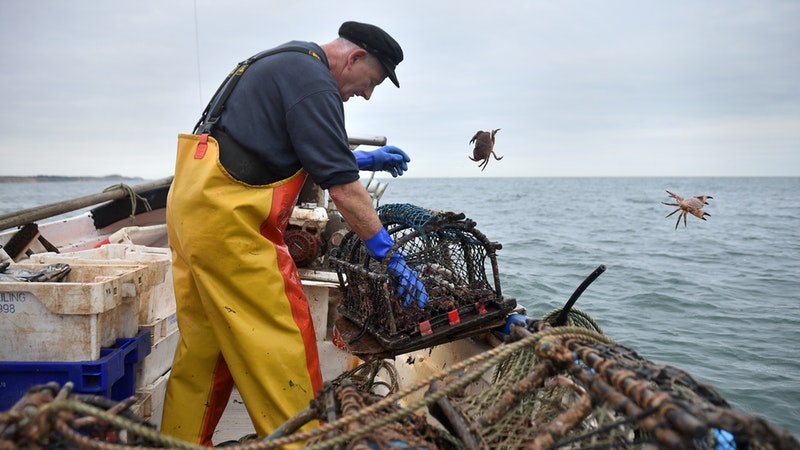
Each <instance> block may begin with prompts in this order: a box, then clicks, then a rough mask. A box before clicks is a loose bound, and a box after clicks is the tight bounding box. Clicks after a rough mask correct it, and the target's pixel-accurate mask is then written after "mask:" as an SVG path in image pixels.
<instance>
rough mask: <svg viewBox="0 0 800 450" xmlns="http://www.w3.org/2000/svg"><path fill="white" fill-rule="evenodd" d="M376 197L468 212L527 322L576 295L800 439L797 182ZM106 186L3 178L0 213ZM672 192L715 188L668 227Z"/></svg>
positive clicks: (432, 187) (653, 354)
mask: <svg viewBox="0 0 800 450" xmlns="http://www.w3.org/2000/svg"><path fill="white" fill-rule="evenodd" d="M381 181H382V182H387V183H388V184H389V187H388V189H387V190H386V192H385V194H384V195H383V197H382V198H381V199H380V203H381V204H387V203H412V204H415V205H418V206H422V207H425V208H429V209H435V210H448V211H456V212H463V213H465V214H466V216H467V217H469V218H470V219H472V220H474V221H475V222H476V223H477V225H476V228H477V229H478V230H480V231H481V232H482V233H483V234H485V235H486V236H487V237H488V238H489V239H490V240H492V241H496V242H499V243H501V244H502V245H503V248H502V249H501V250H499V251H498V254H497V259H498V265H499V271H500V282H501V289H502V291H503V294H504V295H506V296H510V297H514V298H516V299H517V302H518V304H520V305H521V306H524V307H525V308H526V310H527V313H528V315H529V316H532V317H540V316H541V315H542V314H545V313H547V312H550V311H552V310H554V309H556V308H560V307H562V306H563V305H564V303H566V301H567V300H568V299H569V297H570V296H571V295H572V293H573V292H574V290H575V289H576V288H577V287H578V285H579V284H580V283H581V282H582V281H583V280H584V279H585V278H586V277H587V276H588V275H589V274H590V273H591V272H592V271H594V270H595V269H596V268H597V267H598V266H599V265H600V264H603V265H605V267H606V271H605V272H604V273H603V274H602V275H601V276H600V277H599V278H598V279H597V280H595V281H594V283H592V284H591V285H590V286H589V287H588V288H587V289H586V291H584V293H583V294H582V295H581V296H580V298H579V299H578V301H577V303H576V305H575V307H576V308H580V309H582V310H583V311H585V312H587V313H588V314H589V315H590V316H591V317H592V318H593V319H594V320H595V321H596V322H598V324H599V325H600V326H601V327H602V329H603V331H604V332H605V334H606V335H608V336H609V337H611V338H612V339H614V340H616V341H618V342H620V343H622V344H623V345H626V346H628V347H629V348H632V349H635V350H636V351H637V352H638V353H639V354H640V355H641V356H643V357H645V358H647V359H649V360H651V361H653V362H654V363H657V364H668V365H673V366H676V367H678V368H680V369H683V370H684V371H686V372H688V373H690V374H692V375H693V376H694V377H695V378H696V379H697V380H698V381H700V382H703V383H708V384H711V385H712V386H714V388H715V389H716V390H717V391H718V392H719V393H720V394H721V395H722V396H723V397H725V398H726V399H727V400H728V402H729V403H730V404H731V405H732V406H733V407H734V408H736V409H738V410H740V411H743V412H745V413H748V414H753V415H756V416H760V417H763V418H765V419H767V420H768V421H770V422H772V423H773V424H775V425H777V426H779V427H782V428H785V429H787V430H789V431H790V432H792V433H793V434H794V435H795V436H800V350H799V349H800V178H488V177H475V178H440V179H424V178H409V177H399V178H396V179H391V178H390V179H381ZM108 185H109V183H108V182H97V181H92V182H58V183H0V214H3V213H7V212H12V211H15V210H19V209H21V208H30V207H34V206H39V205H41V204H44V203H50V202H56V201H60V200H66V199H70V198H74V197H77V196H83V195H89V194H95V193H98V192H100V191H102V189H104V188H105V187H108ZM666 190H670V191H672V192H674V193H676V194H678V195H680V196H683V197H688V196H694V195H710V196H712V197H713V198H712V199H709V200H708V203H709V204H708V205H707V206H705V209H704V210H705V211H707V212H708V213H709V214H710V216H707V217H706V219H707V220H706V221H702V220H700V219H698V218H696V217H693V216H689V217H688V218H687V223H686V226H684V223H683V220H681V221H680V223H679V224H678V228H677V229H675V222H676V219H677V216H678V214H677V213H676V214H675V215H672V216H670V217H669V218H667V217H665V216H666V215H667V214H669V213H670V212H672V211H673V210H674V209H675V208H674V207H670V206H667V205H664V204H662V202H667V203H672V202H673V200H672V199H671V198H670V197H669V196H668V194H667V193H666V192H665V191H666Z"/></svg>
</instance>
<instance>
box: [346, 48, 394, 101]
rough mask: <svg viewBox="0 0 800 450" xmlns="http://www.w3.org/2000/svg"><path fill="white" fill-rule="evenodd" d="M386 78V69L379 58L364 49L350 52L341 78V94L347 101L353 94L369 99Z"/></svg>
mask: <svg viewBox="0 0 800 450" xmlns="http://www.w3.org/2000/svg"><path fill="white" fill-rule="evenodd" d="M385 79H386V70H385V69H384V68H383V66H382V65H381V63H380V62H378V60H377V59H375V58H374V57H372V56H370V55H369V54H368V53H367V52H366V51H364V50H361V49H359V50H355V51H353V52H351V53H350V55H349V56H348V59H347V64H346V66H345V69H344V71H342V74H341V76H340V77H339V79H337V80H336V82H337V84H338V85H339V95H341V96H342V101H343V102H346V101H348V100H350V98H351V97H353V96H358V97H363V98H364V99H365V100H369V98H370V97H371V96H372V91H373V90H375V87H376V86H378V85H379V84H381V83H383V80H385Z"/></svg>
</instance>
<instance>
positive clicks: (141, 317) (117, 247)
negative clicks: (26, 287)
mask: <svg viewBox="0 0 800 450" xmlns="http://www.w3.org/2000/svg"><path fill="white" fill-rule="evenodd" d="M30 260H31V261H32V262H34V263H37V264H40V265H47V264H55V263H67V264H69V265H70V266H71V267H73V271H75V270H76V269H78V270H80V269H79V268H80V267H94V268H96V270H106V271H109V270H112V268H120V270H124V269H127V270H136V271H137V272H136V273H138V274H139V277H140V278H141V280H142V281H141V283H140V285H139V286H138V289H137V290H136V293H135V299H133V300H134V301H133V302H121V303H120V305H117V306H113V305H110V304H109V305H107V306H109V311H107V312H105V314H109V315H111V316H113V317H114V318H115V319H116V320H117V326H110V325H109V324H108V322H109V321H108V320H105V319H103V320H98V322H102V327H101V328H102V332H101V333H100V334H101V335H102V336H99V337H100V338H101V339H97V341H98V345H100V346H105V345H108V344H109V343H110V344H114V342H113V341H111V342H108V341H109V339H108V338H110V337H111V336H113V335H116V336H114V337H116V338H120V337H129V336H128V335H135V336H146V337H143V338H142V339H145V341H144V343H143V344H142V345H144V346H145V347H146V352H144V355H142V356H141V357H140V359H139V360H138V361H137V362H136V364H134V365H132V366H130V367H128V369H130V370H131V371H132V373H130V374H128V373H127V372H126V374H125V375H126V377H128V381H130V380H133V385H132V392H130V393H128V394H129V395H133V394H134V393H135V394H136V395H137V404H136V405H135V408H136V409H137V410H138V412H139V413H140V415H141V416H142V417H143V418H144V419H147V420H150V421H151V422H152V423H153V424H154V425H159V424H160V412H161V407H162V405H163V398H164V392H165V391H166V380H167V378H168V372H169V370H170V368H171V366H172V358H173V355H174V352H175V348H176V347H177V344H178V339H179V332H178V327H177V321H176V317H175V296H174V293H173V290H172V267H171V255H170V251H169V249H167V248H160V247H146V246H141V245H134V244H106V245H103V246H102V247H99V248H95V249H91V250H83V251H76V252H69V253H61V254H57V253H41V254H36V255H33V256H31V259H30ZM71 273H72V272H71ZM69 276H70V275H68V277H69ZM67 281H69V279H68V280H67ZM4 284H6V283H0V291H6V290H7V286H3V285H4ZM27 284H31V285H32V284H50V285H61V284H63V283H27ZM22 288H23V286H18V287H15V289H17V290H19V289H22ZM55 288H56V289H61V290H63V289H64V288H63V286H60V287H59V286H55ZM128 289H129V290H130V288H128ZM124 298H127V297H124ZM53 315H54V316H56V317H57V319H56V321H60V323H53V324H51V328H52V327H58V328H60V329H63V328H64V327H65V324H66V323H67V322H69V321H70V320H71V317H67V316H65V315H64V314H63V312H59V311H54V312H53ZM90 320H91V319H90ZM60 332H61V333H63V331H60ZM77 333H80V331H77ZM73 334H74V333H73ZM61 342H62V344H61V346H67V347H69V348H70V349H74V350H75V351H81V352H84V351H85V350H83V349H85V348H86V343H85V342H83V343H81V344H73V343H71V342H68V341H67V340H63V341H61ZM98 351H99V347H98ZM51 353H52V354H50V355H49V356H48V357H62V356H63V352H62V351H59V350H56V351H53V352H51ZM6 356H8V357H11V358H18V356H15V355H3V359H7V358H6ZM37 357H41V354H39V355H37ZM71 358H72V360H74V361H85V360H93V359H96V358H97V356H96V355H95V354H94V353H93V354H85V353H83V354H81V355H79V356H78V355H71ZM126 370H127V369H126ZM0 389H2V387H0ZM2 406H3V405H0V409H2V408H1V407H2Z"/></svg>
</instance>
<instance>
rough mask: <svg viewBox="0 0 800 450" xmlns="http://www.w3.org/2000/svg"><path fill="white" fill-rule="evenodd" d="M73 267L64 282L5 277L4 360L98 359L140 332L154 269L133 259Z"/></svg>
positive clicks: (1, 292) (1, 289)
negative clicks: (119, 263) (143, 301)
mask: <svg viewBox="0 0 800 450" xmlns="http://www.w3.org/2000/svg"><path fill="white" fill-rule="evenodd" d="M12 267H21V268H26V269H30V270H39V269H41V268H42V267H44V265H41V264H16V265H13V266H12ZM70 267H71V270H70V272H69V273H68V274H67V276H66V278H65V279H64V280H63V281H60V282H24V281H20V282H0V311H2V312H0V334H2V336H3V337H4V338H5V342H4V343H3V345H2V346H0V360H3V361H94V360H96V359H98V358H100V349H101V348H103V347H112V346H113V345H114V344H115V342H116V339H117V338H133V337H136V335H137V333H138V329H139V322H138V320H137V316H138V311H139V296H140V295H141V293H142V292H143V291H144V290H146V289H148V286H150V285H151V284H152V283H151V280H150V278H149V275H150V273H151V272H149V271H148V270H147V269H146V267H145V266H140V265H132V264H129V265H124V266H114V265H83V264H70Z"/></svg>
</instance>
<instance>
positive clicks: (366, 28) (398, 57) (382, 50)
mask: <svg viewBox="0 0 800 450" xmlns="http://www.w3.org/2000/svg"><path fill="white" fill-rule="evenodd" d="M339 36H341V37H343V38H345V39H347V40H348V41H350V42H352V43H354V44H356V45H358V46H359V47H361V48H363V49H364V50H366V51H367V52H369V53H370V54H371V55H372V56H374V57H376V58H378V61H380V62H381V64H382V65H383V68H384V69H386V74H387V75H388V77H389V79H390V80H392V83H394V85H395V86H397V87H400V83H399V82H398V81H397V75H395V73H394V69H395V67H397V65H398V64H400V61H402V60H403V49H402V48H400V44H398V43H397V41H395V40H394V39H393V38H392V37H391V36H389V33H387V32H385V31H383V30H382V29H380V28H378V27H376V26H375V25H370V24H368V23H359V22H345V23H343V24H342V26H341V27H339Z"/></svg>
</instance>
